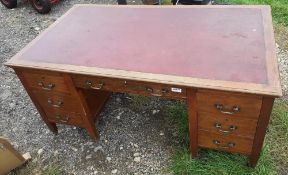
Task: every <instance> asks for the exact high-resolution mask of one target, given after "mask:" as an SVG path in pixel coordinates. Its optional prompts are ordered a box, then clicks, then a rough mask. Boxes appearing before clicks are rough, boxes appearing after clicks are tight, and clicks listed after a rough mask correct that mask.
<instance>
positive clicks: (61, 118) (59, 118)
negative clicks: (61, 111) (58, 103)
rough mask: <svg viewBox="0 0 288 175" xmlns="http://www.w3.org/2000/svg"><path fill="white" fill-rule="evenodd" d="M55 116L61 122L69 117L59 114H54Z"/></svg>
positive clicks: (64, 121)
mask: <svg viewBox="0 0 288 175" xmlns="http://www.w3.org/2000/svg"><path fill="white" fill-rule="evenodd" d="M55 118H56V119H57V120H58V121H60V122H62V123H67V122H68V121H69V119H70V118H69V117H68V116H63V117H62V116H61V115H56V116H55Z"/></svg>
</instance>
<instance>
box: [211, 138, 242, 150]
mask: <svg viewBox="0 0 288 175" xmlns="http://www.w3.org/2000/svg"><path fill="white" fill-rule="evenodd" d="M213 143H214V144H215V145H216V146H217V147H218V148H221V149H231V148H234V147H235V146H236V143H234V142H228V143H227V144H224V145H221V142H220V141H219V140H213Z"/></svg>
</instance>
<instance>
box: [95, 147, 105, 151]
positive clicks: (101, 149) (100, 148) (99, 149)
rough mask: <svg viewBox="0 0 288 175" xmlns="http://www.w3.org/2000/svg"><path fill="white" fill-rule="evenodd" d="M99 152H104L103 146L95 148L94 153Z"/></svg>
mask: <svg viewBox="0 0 288 175" xmlns="http://www.w3.org/2000/svg"><path fill="white" fill-rule="evenodd" d="M97 151H102V152H104V150H103V148H102V146H97V147H95V148H94V152H97Z"/></svg>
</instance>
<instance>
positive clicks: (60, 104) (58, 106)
mask: <svg viewBox="0 0 288 175" xmlns="http://www.w3.org/2000/svg"><path fill="white" fill-rule="evenodd" d="M48 103H49V104H50V105H51V106H53V107H55V108H60V107H62V106H63V104H64V102H63V101H60V100H58V102H57V103H56V104H53V102H52V100H51V99H50V98H49V99H48Z"/></svg>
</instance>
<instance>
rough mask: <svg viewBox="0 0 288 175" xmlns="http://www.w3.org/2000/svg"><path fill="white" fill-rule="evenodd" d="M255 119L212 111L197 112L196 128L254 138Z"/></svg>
mask: <svg viewBox="0 0 288 175" xmlns="http://www.w3.org/2000/svg"><path fill="white" fill-rule="evenodd" d="M256 126H257V120H252V119H249V118H243V117H235V116H227V115H222V114H214V113H205V112H199V113H198V128H199V129H200V130H207V131H209V132H214V133H218V134H222V135H227V136H229V135H232V136H233V135H238V136H242V137H247V138H250V139H253V138H254V135H255V131H256Z"/></svg>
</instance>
